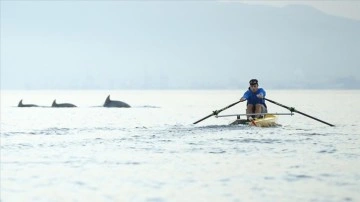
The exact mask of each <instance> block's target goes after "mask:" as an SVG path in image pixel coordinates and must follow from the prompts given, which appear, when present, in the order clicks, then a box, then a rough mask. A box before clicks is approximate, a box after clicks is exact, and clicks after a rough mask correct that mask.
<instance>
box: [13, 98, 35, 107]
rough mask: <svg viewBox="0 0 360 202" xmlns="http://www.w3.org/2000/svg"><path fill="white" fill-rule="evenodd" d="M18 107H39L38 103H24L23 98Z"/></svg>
mask: <svg viewBox="0 0 360 202" xmlns="http://www.w3.org/2000/svg"><path fill="white" fill-rule="evenodd" d="M18 107H38V105H33V104H23V103H22V99H21V100H20V102H19V104H18Z"/></svg>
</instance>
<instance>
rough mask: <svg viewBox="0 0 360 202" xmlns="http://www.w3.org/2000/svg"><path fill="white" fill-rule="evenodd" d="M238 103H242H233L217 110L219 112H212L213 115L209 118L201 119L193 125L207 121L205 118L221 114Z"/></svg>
mask: <svg viewBox="0 0 360 202" xmlns="http://www.w3.org/2000/svg"><path fill="white" fill-rule="evenodd" d="M240 102H242V101H237V102H234V103H232V104H231V105H229V106H227V107H224V108H222V109H219V110H215V111H213V113H212V114H210V115H209V116H206V117H204V118H202V119H200V120H198V121H196V122H194V123H193V124H197V123H199V122H201V121H203V120H205V119H207V118H209V117H211V116H214V115H218V114H219V113H220V112H222V111H224V110H226V109H229V108H230V107H232V106H234V105H236V104H238V103H240Z"/></svg>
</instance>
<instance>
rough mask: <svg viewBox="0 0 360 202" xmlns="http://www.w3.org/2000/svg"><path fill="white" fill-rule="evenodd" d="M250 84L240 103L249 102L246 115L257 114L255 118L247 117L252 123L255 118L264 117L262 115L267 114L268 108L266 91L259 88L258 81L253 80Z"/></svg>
mask: <svg viewBox="0 0 360 202" xmlns="http://www.w3.org/2000/svg"><path fill="white" fill-rule="evenodd" d="M249 83H250V86H249V88H248V90H247V91H246V92H245V93H244V95H243V96H242V97H241V99H240V101H245V100H247V108H246V114H257V115H255V116H250V115H248V116H247V118H248V120H250V121H252V120H253V118H259V117H263V116H261V115H260V113H267V107H266V104H265V99H264V98H265V95H266V92H265V90H264V89H262V88H259V83H258V80H257V79H251V80H250V81H249Z"/></svg>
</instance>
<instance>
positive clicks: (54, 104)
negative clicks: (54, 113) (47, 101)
mask: <svg viewBox="0 0 360 202" xmlns="http://www.w3.org/2000/svg"><path fill="white" fill-rule="evenodd" d="M51 106H52V107H54V106H56V99H55V100H54V101H53V103H52V105H51Z"/></svg>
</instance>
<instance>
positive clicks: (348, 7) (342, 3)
mask: <svg viewBox="0 0 360 202" xmlns="http://www.w3.org/2000/svg"><path fill="white" fill-rule="evenodd" d="M239 2H243V3H247V4H252V5H270V6H276V7H283V6H286V5H307V6H312V7H314V8H316V9H319V10H321V11H323V12H325V13H327V14H330V15H335V16H340V17H346V18H349V19H356V20H360V1H357V0H307V1H297V0H290V1H283V0H280V1H276V0H270V1H239Z"/></svg>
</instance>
